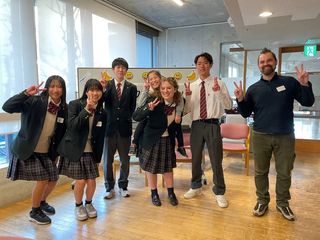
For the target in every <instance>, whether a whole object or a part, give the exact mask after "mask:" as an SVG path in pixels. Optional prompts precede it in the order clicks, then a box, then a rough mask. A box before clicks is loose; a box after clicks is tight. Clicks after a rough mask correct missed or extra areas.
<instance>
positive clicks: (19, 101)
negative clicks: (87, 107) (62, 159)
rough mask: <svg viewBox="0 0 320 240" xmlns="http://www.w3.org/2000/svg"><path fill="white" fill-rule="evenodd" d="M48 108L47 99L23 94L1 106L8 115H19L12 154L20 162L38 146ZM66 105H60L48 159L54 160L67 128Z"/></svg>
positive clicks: (28, 156) (29, 155)
mask: <svg viewBox="0 0 320 240" xmlns="http://www.w3.org/2000/svg"><path fill="white" fill-rule="evenodd" d="M47 108H48V97H44V96H26V95H25V94H24V93H23V92H22V93H20V94H17V95H15V96H13V97H11V98H9V99H8V100H7V101H6V102H5V103H4V104H3V106H2V109H3V110H4V111H6V112H8V113H21V128H20V131H19V133H18V135H17V137H16V139H15V140H14V142H13V145H12V153H13V154H14V155H15V156H16V157H17V158H19V159H21V160H26V159H28V158H30V157H31V155H32V154H33V152H34V149H35V148H36V146H37V144H38V140H39V137H40V134H41V130H42V128H43V124H44V120H45V116H46V113H47ZM67 114H68V110H67V105H65V106H63V105H61V104H60V109H59V111H58V113H57V118H56V123H55V127H54V134H53V137H52V139H51V143H50V147H49V151H48V154H49V157H50V158H51V160H55V159H56V157H57V156H58V154H57V146H58V145H59V143H60V141H61V139H62V137H63V135H64V133H65V131H66V128H67V118H68V115H67Z"/></svg>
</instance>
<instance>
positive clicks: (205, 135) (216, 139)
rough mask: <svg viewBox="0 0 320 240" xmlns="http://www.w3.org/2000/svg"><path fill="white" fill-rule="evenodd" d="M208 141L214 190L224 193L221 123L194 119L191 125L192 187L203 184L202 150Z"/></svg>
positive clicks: (218, 193)
mask: <svg viewBox="0 0 320 240" xmlns="http://www.w3.org/2000/svg"><path fill="white" fill-rule="evenodd" d="M205 143H206V145H207V148H208V153H209V158H210V162H211V167H212V171H213V183H214V186H213V188H212V191H213V192H214V193H215V194H216V195H223V194H224V193H225V191H226V186H225V183H224V175H223V169H222V156H223V155H222V152H223V151H222V139H221V133H220V125H219V124H214V123H205V122H198V121H193V122H192V125H191V136H190V144H191V152H192V179H191V188H192V189H196V188H200V187H201V186H202V182H201V177H202V168H201V162H202V151H203V149H204V144H205Z"/></svg>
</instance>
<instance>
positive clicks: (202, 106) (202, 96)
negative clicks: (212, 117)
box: [200, 81, 207, 119]
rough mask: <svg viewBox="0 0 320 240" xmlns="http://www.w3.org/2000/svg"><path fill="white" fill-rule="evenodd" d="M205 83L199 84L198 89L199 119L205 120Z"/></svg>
mask: <svg viewBox="0 0 320 240" xmlns="http://www.w3.org/2000/svg"><path fill="white" fill-rule="evenodd" d="M204 84H205V82H204V81H202V82H201V88H200V118H201V119H206V118H207V102H206V89H205V86H204Z"/></svg>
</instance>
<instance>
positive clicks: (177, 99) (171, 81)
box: [160, 77, 181, 105]
mask: <svg viewBox="0 0 320 240" xmlns="http://www.w3.org/2000/svg"><path fill="white" fill-rule="evenodd" d="M164 82H168V83H169V84H170V85H171V86H173V88H174V89H175V90H176V92H175V93H174V95H173V102H174V103H175V104H176V105H178V104H179V103H180V100H181V92H179V91H178V89H179V85H178V83H177V81H176V80H175V79H174V78H173V77H167V78H162V79H161V83H160V88H161V85H162V83H164ZM161 99H162V101H163V98H162V96H161Z"/></svg>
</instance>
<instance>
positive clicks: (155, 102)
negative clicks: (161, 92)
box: [148, 98, 160, 111]
mask: <svg viewBox="0 0 320 240" xmlns="http://www.w3.org/2000/svg"><path fill="white" fill-rule="evenodd" d="M159 103H160V101H159V100H158V98H156V99H155V100H153V101H152V102H149V103H148V107H149V109H150V110H151V111H152V110H153V109H155V107H156V106H158V104H159Z"/></svg>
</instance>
